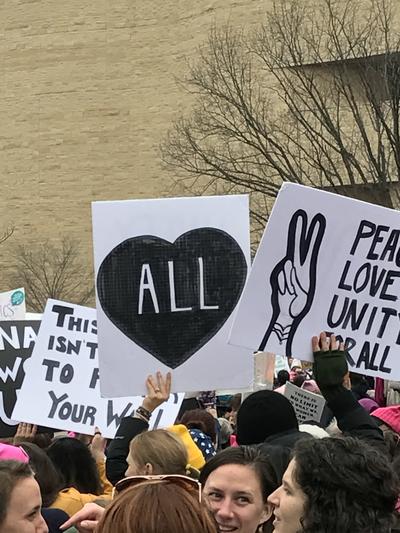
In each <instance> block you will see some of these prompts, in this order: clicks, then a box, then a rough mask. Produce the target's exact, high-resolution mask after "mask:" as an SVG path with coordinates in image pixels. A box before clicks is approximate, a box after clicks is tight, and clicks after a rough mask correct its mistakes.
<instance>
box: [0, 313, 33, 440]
mask: <svg viewBox="0 0 400 533" xmlns="http://www.w3.org/2000/svg"><path fill="white" fill-rule="evenodd" d="M39 326H40V321H28V320H27V321H17V322H13V321H8V322H1V323H0V437H11V436H13V435H14V434H15V432H16V429H17V424H18V422H16V421H15V420H14V419H13V417H12V414H13V411H14V407H15V403H16V400H17V395H18V394H19V391H20V388H21V386H22V383H23V381H24V377H25V364H26V360H27V359H28V358H29V357H30V356H31V353H32V349H33V346H34V344H35V340H36V335H37V332H38V331H39Z"/></svg>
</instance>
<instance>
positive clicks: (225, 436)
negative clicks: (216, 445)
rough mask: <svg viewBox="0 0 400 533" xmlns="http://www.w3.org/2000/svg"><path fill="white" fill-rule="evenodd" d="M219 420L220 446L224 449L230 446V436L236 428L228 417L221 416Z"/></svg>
mask: <svg viewBox="0 0 400 533" xmlns="http://www.w3.org/2000/svg"><path fill="white" fill-rule="evenodd" d="M218 422H219V425H220V428H221V429H220V448H221V449H222V450H224V449H225V448H227V447H228V446H229V443H230V438H231V436H232V435H233V433H234V429H233V427H232V424H231V423H230V422H229V420H227V419H226V418H224V417H222V416H220V417H219V418H218Z"/></svg>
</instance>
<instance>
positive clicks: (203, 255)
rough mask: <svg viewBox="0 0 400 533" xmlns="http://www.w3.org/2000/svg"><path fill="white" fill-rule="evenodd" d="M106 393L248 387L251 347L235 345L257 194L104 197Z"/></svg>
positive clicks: (100, 220) (100, 273) (98, 237)
mask: <svg viewBox="0 0 400 533" xmlns="http://www.w3.org/2000/svg"><path fill="white" fill-rule="evenodd" d="M92 212H93V238H94V257H95V269H96V289H97V319H98V328H99V333H98V336H99V360H100V372H101V383H100V385H101V392H102V394H103V395H104V396H106V397H110V396H111V397H115V396H117V395H126V394H127V393H128V391H133V392H134V393H136V394H142V393H143V392H144V388H143V387H144V384H143V376H144V375H147V374H150V373H154V372H156V371H157V370H160V371H161V372H166V371H169V370H172V374H173V380H172V383H173V390H174V391H177V390H184V391H191V390H210V389H221V388H228V387H229V388H241V387H248V386H249V385H250V383H251V381H252V355H251V351H249V350H243V349H241V348H238V347H233V346H229V345H228V342H227V340H228V335H229V331H230V328H231V325H232V319H233V312H234V310H235V308H236V305H237V302H238V300H239V298H240V295H241V293H242V290H243V287H244V284H245V281H246V276H247V271H248V268H249V265H250V242H249V211H248V197H247V196H214V197H208V198H207V197H199V198H172V199H163V200H130V201H121V202H94V203H93V204H92Z"/></svg>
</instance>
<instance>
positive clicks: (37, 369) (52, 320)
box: [13, 300, 184, 438]
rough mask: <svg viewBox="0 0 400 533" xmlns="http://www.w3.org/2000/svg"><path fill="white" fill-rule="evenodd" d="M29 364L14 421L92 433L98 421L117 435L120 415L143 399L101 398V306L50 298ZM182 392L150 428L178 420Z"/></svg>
mask: <svg viewBox="0 0 400 533" xmlns="http://www.w3.org/2000/svg"><path fill="white" fill-rule="evenodd" d="M24 368H25V379H24V381H23V384H22V388H21V391H20V393H19V395H18V399H17V402H16V406H15V409H14V412H13V418H14V419H15V420H21V421H23V422H30V423H32V424H40V425H43V426H48V427H53V428H56V429H63V430H71V431H76V432H79V433H87V434H93V433H94V428H95V426H98V427H99V428H100V430H101V431H102V433H103V435H104V436H105V437H108V438H112V437H114V435H115V431H116V429H117V427H118V425H119V422H120V420H121V418H122V417H124V416H129V415H130V414H132V412H133V411H134V409H135V408H136V407H138V406H139V405H140V404H141V403H142V400H143V398H142V397H140V396H139V397H130V398H118V399H108V400H106V399H104V398H101V396H100V390H99V368H98V356H97V324H96V310H95V309H90V308H88V307H83V306H80V305H74V304H69V303H64V302H59V301H56V300H48V301H47V305H46V309H45V312H44V314H43V318H42V322H41V326H40V330H39V335H38V337H37V340H36V343H35V346H34V349H33V353H32V356H31V357H30V358H29V359H27V360H26V361H25V365H24ZM145 378H146V376H144V375H142V380H143V381H144V380H145ZM183 396H184V395H183V394H172V395H171V397H170V399H169V401H168V402H166V403H165V404H163V405H162V406H161V407H160V408H159V409H158V410H157V411H155V412H154V413H153V416H152V420H151V422H152V426H151V427H165V426H168V425H171V424H173V423H174V421H175V418H176V416H177V415H178V412H179V409H180V406H181V404H182V401H183Z"/></svg>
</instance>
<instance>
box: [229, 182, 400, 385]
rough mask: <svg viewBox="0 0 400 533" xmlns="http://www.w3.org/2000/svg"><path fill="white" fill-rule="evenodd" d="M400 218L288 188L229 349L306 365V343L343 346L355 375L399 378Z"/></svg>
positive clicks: (271, 224)
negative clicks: (336, 341) (320, 339)
mask: <svg viewBox="0 0 400 533" xmlns="http://www.w3.org/2000/svg"><path fill="white" fill-rule="evenodd" d="M399 295H400V213H399V212H398V211H394V210H391V209H387V208H384V207H377V206H375V205H370V204H367V203H365V202H360V201H358V200H352V199H349V198H345V197H342V196H338V195H335V194H332V193H328V192H321V191H319V190H316V189H311V188H308V187H303V186H301V185H294V184H285V185H283V187H282V188H281V191H280V192H279V195H278V198H277V200H276V203H275V205H274V208H273V211H272V213H271V216H270V219H269V221H268V225H267V228H266V230H265V233H264V236H263V238H262V242H261V244H260V248H259V250H258V252H257V256H256V258H255V261H254V264H253V268H252V271H251V275H250V277H249V280H248V283H247V286H246V290H245V292H244V293H243V296H242V299H241V303H240V306H239V309H238V312H237V314H236V319H235V324H234V326H233V329H232V334H231V337H230V342H231V343H232V344H234V345H239V346H247V347H249V348H252V349H257V348H259V349H260V350H267V351H271V352H275V353H278V354H280V355H286V356H292V357H298V358H300V359H302V360H305V361H310V360H312V353H311V337H312V336H313V335H318V334H319V333H320V332H321V331H327V332H334V333H336V334H337V335H340V336H341V337H342V338H343V340H345V341H346V345H347V347H348V350H349V357H348V362H349V367H350V370H352V371H353V372H358V373H361V374H367V375H370V376H378V377H382V378H384V379H393V380H399V379H400V351H399V346H400V319H399V317H400V302H399Z"/></svg>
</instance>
